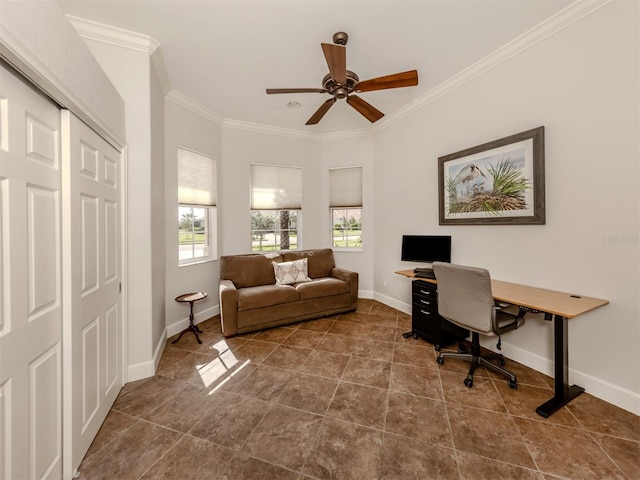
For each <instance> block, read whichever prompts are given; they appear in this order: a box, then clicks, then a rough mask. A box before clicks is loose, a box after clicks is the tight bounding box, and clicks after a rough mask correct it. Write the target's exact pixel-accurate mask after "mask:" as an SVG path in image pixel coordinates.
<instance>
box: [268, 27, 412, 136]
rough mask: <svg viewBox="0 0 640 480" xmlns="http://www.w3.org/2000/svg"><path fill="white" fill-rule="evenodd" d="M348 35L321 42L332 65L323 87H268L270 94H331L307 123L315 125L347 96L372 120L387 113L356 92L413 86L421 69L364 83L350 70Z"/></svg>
mask: <svg viewBox="0 0 640 480" xmlns="http://www.w3.org/2000/svg"><path fill="white" fill-rule="evenodd" d="M348 39H349V36H348V35H347V34H346V33H344V32H338V33H336V34H335V35H334V36H333V44H331V43H322V44H321V46H322V51H323V52H324V57H325V59H326V60H327V65H328V66H329V73H328V74H326V75H325V76H324V78H323V79H322V88H267V93H268V94H274V93H328V94H329V95H331V96H332V98H330V99H329V100H327V101H326V102H324V103H323V104H322V105H320V108H318V110H316V112H315V113H314V114H313V115H312V116H311V118H310V119H309V120H307V123H306V124H305V125H315V124H317V123H318V122H319V121H320V120H321V119H322V117H324V115H325V114H326V113H327V112H328V111H329V109H330V108H331V107H332V106H333V104H334V103H336V100H338V99H340V98H346V99H347V103H348V104H349V105H351V106H352V107H353V108H355V109H356V110H357V111H358V112H360V114H362V115H363V116H364V117H365V118H366V119H367V120H369V121H370V122H371V123H373V122H376V121H378V120H380V119H381V118H382V117H384V113H382V112H381V111H380V110H378V109H377V108H375V107H374V106H373V105H371V104H370V103H368V102H365V101H364V100H363V99H361V98H360V97H358V96H357V95H354V92H357V93H360V92H370V91H372V90H385V89H387V88H399V87H412V86H415V85H417V84H418V72H417V71H416V70H409V71H408V72H401V73H394V74H392V75H385V76H383V77H376V78H372V79H369V80H363V81H362V82H361V81H360V79H359V78H358V75H356V74H355V73H354V72H352V71H351V70H347V49H346V44H347V40H348Z"/></svg>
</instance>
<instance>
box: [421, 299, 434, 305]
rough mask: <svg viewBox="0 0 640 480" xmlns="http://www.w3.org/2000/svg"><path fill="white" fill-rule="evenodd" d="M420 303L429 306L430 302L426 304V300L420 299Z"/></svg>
mask: <svg viewBox="0 0 640 480" xmlns="http://www.w3.org/2000/svg"><path fill="white" fill-rule="evenodd" d="M420 303H424V304H425V305H431V302H427V301H426V300H422V299H420Z"/></svg>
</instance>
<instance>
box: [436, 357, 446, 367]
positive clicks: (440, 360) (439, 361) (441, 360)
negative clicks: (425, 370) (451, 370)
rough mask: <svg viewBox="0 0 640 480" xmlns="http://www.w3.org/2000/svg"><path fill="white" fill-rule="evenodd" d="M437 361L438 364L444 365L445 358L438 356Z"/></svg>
mask: <svg viewBox="0 0 640 480" xmlns="http://www.w3.org/2000/svg"><path fill="white" fill-rule="evenodd" d="M436 361H437V362H438V365H442V364H443V363H444V358H442V357H440V356H438V358H437V359H436Z"/></svg>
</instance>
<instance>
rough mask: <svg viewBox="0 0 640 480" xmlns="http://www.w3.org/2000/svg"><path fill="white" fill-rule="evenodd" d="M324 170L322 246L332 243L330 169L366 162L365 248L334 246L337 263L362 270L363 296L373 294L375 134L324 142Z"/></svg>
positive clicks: (320, 220)
mask: <svg viewBox="0 0 640 480" xmlns="http://www.w3.org/2000/svg"><path fill="white" fill-rule="evenodd" d="M321 155H322V172H321V177H320V178H321V196H320V197H319V198H318V202H319V204H320V210H321V213H322V214H323V215H324V216H323V217H321V218H319V219H318V221H319V222H320V223H321V224H322V225H323V227H322V236H321V237H320V239H321V241H322V244H321V246H324V247H327V246H331V217H330V214H329V169H330V168H336V167H349V166H355V165H362V190H363V191H362V204H363V207H362V225H363V230H362V250H359V249H358V250H355V249H354V250H349V249H342V250H340V249H334V256H335V259H336V265H337V266H339V267H342V268H346V269H348V270H353V271H355V272H358V277H359V290H360V292H359V296H360V297H362V298H373V290H374V288H373V252H374V234H373V233H374V229H373V218H374V213H373V212H374V210H375V204H374V202H375V192H374V188H373V179H374V171H373V159H374V152H373V137H371V136H364V137H356V138H348V139H341V140H333V141H326V142H323V143H322V144H321Z"/></svg>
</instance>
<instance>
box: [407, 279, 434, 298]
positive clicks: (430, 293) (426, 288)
mask: <svg viewBox="0 0 640 480" xmlns="http://www.w3.org/2000/svg"><path fill="white" fill-rule="evenodd" d="M411 288H412V293H413V295H420V296H421V297H426V298H433V299H434V300H435V299H436V298H437V296H438V287H437V286H436V285H435V284H433V283H427V282H421V281H420V280H416V281H414V282H413V284H412V286H411Z"/></svg>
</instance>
